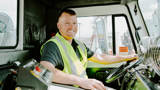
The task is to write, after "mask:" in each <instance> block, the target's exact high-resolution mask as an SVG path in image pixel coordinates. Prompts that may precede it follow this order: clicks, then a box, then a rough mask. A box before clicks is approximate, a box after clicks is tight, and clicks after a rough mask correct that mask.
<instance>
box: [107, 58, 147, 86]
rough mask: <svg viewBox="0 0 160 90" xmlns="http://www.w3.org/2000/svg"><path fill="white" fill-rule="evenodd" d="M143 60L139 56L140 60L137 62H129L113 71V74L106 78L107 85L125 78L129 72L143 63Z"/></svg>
mask: <svg viewBox="0 0 160 90" xmlns="http://www.w3.org/2000/svg"><path fill="white" fill-rule="evenodd" d="M143 60H144V58H143V57H141V56H139V60H136V61H135V62H131V61H127V63H126V64H122V65H121V66H120V67H118V68H116V69H114V70H113V71H111V74H110V75H109V76H108V77H107V78H106V83H110V82H112V81H115V80H117V79H118V78H120V77H122V76H124V75H125V74H126V73H127V71H128V70H130V69H131V68H134V67H136V66H138V65H139V64H140V63H142V62H143Z"/></svg>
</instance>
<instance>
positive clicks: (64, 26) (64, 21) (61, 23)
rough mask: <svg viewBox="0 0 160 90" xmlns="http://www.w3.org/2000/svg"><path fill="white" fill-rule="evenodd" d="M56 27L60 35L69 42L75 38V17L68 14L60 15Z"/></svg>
mask: <svg viewBox="0 0 160 90" xmlns="http://www.w3.org/2000/svg"><path fill="white" fill-rule="evenodd" d="M57 27H58V29H59V32H60V33H61V35H62V36H63V37H64V38H65V39H67V40H69V39H72V38H74V37H75V35H76V33H77V17H76V15H70V14H68V13H65V12H64V13H62V15H61V16H60V17H59V20H58V23H57Z"/></svg>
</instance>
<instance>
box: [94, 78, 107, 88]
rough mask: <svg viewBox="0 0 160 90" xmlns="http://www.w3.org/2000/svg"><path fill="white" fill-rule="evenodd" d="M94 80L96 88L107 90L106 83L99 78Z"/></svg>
mask: <svg viewBox="0 0 160 90" xmlns="http://www.w3.org/2000/svg"><path fill="white" fill-rule="evenodd" d="M93 81H94V82H95V84H93V87H94V89H96V90H106V88H105V86H104V84H103V83H102V82H100V81H98V80H95V79H93Z"/></svg>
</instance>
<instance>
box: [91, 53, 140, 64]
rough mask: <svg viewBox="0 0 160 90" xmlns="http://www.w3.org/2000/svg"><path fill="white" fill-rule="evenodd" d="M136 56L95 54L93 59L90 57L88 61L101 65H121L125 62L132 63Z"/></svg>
mask: <svg viewBox="0 0 160 90" xmlns="http://www.w3.org/2000/svg"><path fill="white" fill-rule="evenodd" d="M136 59H137V56H136V55H126V56H120V55H116V56H113V55H106V54H96V53H95V54H94V55H93V56H92V57H90V58H89V59H88V60H90V61H93V62H96V63H100V64H113V63H119V62H123V61H132V60H136Z"/></svg>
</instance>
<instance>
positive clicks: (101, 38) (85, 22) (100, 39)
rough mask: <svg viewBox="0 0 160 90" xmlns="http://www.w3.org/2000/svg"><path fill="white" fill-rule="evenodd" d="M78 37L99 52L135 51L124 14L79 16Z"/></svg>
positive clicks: (121, 52) (120, 52) (123, 52)
mask: <svg viewBox="0 0 160 90" xmlns="http://www.w3.org/2000/svg"><path fill="white" fill-rule="evenodd" d="M76 38H77V39H79V40H81V41H83V42H84V43H85V44H86V46H87V47H88V48H90V49H91V50H92V51H94V52H97V53H105V54H110V55H112V54H129V53H132V52H134V48H133V44H132V40H131V36H130V33H129V28H128V25H127V22H126V18H125V17H124V16H114V17H113V16H111V15H109V16H89V17H78V33H77V35H76Z"/></svg>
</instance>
